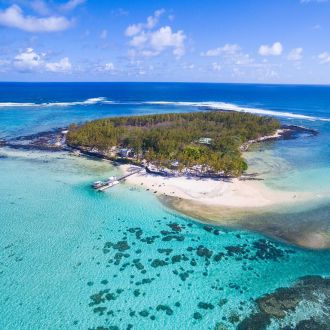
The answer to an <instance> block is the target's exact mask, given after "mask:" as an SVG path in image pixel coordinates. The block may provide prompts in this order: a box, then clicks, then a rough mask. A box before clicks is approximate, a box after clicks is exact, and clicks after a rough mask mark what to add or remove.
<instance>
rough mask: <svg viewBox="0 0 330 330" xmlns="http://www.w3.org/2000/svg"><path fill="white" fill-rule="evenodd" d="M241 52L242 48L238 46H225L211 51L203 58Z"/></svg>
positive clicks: (203, 54)
mask: <svg viewBox="0 0 330 330" xmlns="http://www.w3.org/2000/svg"><path fill="white" fill-rule="evenodd" d="M239 50H240V46H239V45H237V44H225V45H224V46H223V47H218V48H214V49H209V50H208V51H206V52H205V53H204V52H203V53H202V54H201V55H202V56H210V57H211V56H220V55H223V54H235V53H237V52H238V51H239Z"/></svg>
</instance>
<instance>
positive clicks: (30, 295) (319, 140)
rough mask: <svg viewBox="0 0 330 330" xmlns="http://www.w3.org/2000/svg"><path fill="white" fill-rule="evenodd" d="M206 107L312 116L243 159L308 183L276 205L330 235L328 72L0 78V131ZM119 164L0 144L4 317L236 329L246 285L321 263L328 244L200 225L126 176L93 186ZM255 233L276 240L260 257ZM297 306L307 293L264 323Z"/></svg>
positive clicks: (18, 324) (328, 261)
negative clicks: (168, 78) (204, 77)
mask: <svg viewBox="0 0 330 330" xmlns="http://www.w3.org/2000/svg"><path fill="white" fill-rule="evenodd" d="M208 109H221V110H230V111H245V112H251V113H258V114H264V115H271V116H275V117H277V118H278V119H279V120H280V121H281V122H282V123H285V124H296V125H302V126H306V127H310V128H313V129H316V130H318V132H319V134H318V135H317V136H315V137H310V136H300V137H299V138H297V139H294V140H285V141H277V142H272V143H267V144H265V145H262V146H260V147H258V148H257V150H255V151H252V152H251V153H249V154H248V155H247V159H248V162H249V164H250V167H251V169H255V170H257V171H265V170H266V172H267V175H266V176H265V184H266V185H268V186H269V187H271V188H273V189H277V190H292V191H307V192H312V193H313V194H314V195H315V197H316V199H313V201H312V202H310V203H306V204H305V205H300V206H297V207H296V208H293V209H290V210H282V212H278V213H276V214H275V215H274V217H275V218H276V219H278V221H286V220H288V222H290V226H294V227H296V228H297V230H299V228H303V229H304V230H305V231H306V232H307V231H309V230H310V232H312V233H313V235H316V236H317V237H322V239H323V240H324V241H325V242H329V236H330V203H329V196H330V86H307V85H304V86H303V85H253V84H190V83H0V139H1V138H6V139H8V138H11V137H17V136H21V135H27V134H31V133H36V132H42V131H47V130H51V129H53V128H58V127H65V126H68V125H69V124H71V123H73V122H74V123H82V122H85V121H87V120H92V119H95V118H103V117H109V116H122V115H124V116H129V115H137V114H150V113H164V112H191V111H201V110H203V111H207V110H208ZM117 172H118V169H117V168H116V167H114V166H112V165H111V164H109V163H107V162H104V161H97V160H91V159H85V158H83V157H80V158H78V157H73V156H70V155H69V154H67V153H65V152H54V153H50V152H42V151H27V150H12V149H8V148H0V225H1V231H0V288H1V295H0V329H3V330H12V329H15V330H16V329H24V330H25V329H51V330H52V329H54V330H55V329H130V328H132V329H217V327H218V329H235V328H236V327H237V325H238V324H239V322H240V321H241V320H243V319H244V317H246V316H247V315H249V314H250V313H251V312H252V311H254V310H255V308H256V305H255V303H254V301H253V300H254V299H255V298H257V297H259V296H261V295H264V294H266V293H269V292H272V291H274V290H275V289H276V288H278V287H281V286H290V285H292V284H293V283H295V281H296V280H297V279H298V278H299V277H301V276H305V275H323V276H329V275H330V251H329V250H328V249H322V250H309V249H303V248H301V247H297V246H295V245H291V244H289V243H286V242H282V241H278V240H276V239H274V238H269V237H266V236H264V235H263V234H261V233H256V232H252V231H248V230H244V229H235V230H233V229H229V228H224V227H205V226H204V225H203V224H201V223H199V222H197V221H196V220H195V219H192V218H189V217H186V216H184V215H182V214H179V213H177V212H175V211H173V210H171V209H168V208H167V207H166V206H164V205H162V204H161V203H160V202H159V201H158V200H157V198H156V197H155V196H154V195H153V194H152V193H149V192H147V191H145V190H143V189H140V188H136V187H130V186H128V185H125V184H124V185H120V186H118V187H116V188H115V189H111V191H109V192H107V193H105V194H99V193H96V192H94V191H92V190H91V189H90V183H91V182H93V181H95V180H97V179H100V178H105V177H108V176H110V175H112V174H114V173H117ZM306 228H307V229H306ZM307 234H308V233H307ZM316 236H313V237H316ZM263 240H266V242H267V244H268V246H269V249H270V250H271V251H273V252H274V253H273V254H271V255H268V257H265V258H259V257H258V256H259V255H260V254H259V253H258V246H259V245H260V244H258V242H263ZM230 247H239V249H238V250H239V251H241V254H240V255H237V254H235V253H234V254H233V253H229V252H228V251H231V250H232V249H231V248H230ZM204 248H206V249H207V250H205V249H204ZM203 249H204V250H203ZM234 250H235V249H234ZM236 250H237V249H236ZM201 251H202V252H201ZM203 251H204V252H203ZM205 251H209V252H207V253H205ZM216 256H218V257H216ZM308 308H309V313H311V315H314V314H315V313H316V314H318V313H320V311H319V310H318V306H309V307H308ZM312 313H314V314H312ZM305 316H306V306H302V307H301V308H300V309H299V310H297V311H296V312H295V314H293V315H291V316H290V317H288V318H285V319H283V320H282V321H281V322H282V323H281V322H280V323H278V322H274V323H272V324H271V326H270V327H269V329H280V328H281V327H284V325H287V324H291V325H292V324H293V325H294V324H296V323H297V322H299V321H300V320H301V319H303V318H304V317H305ZM220 326H221V327H220ZM98 327H99V328H98ZM116 327H117V328H116Z"/></svg>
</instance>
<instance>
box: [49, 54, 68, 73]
mask: <svg viewBox="0 0 330 330" xmlns="http://www.w3.org/2000/svg"><path fill="white" fill-rule="evenodd" d="M45 68H46V70H47V71H51V72H68V71H70V70H71V68H72V65H71V63H70V60H69V58H68V57H64V58H62V59H61V60H59V61H58V62H50V63H45Z"/></svg>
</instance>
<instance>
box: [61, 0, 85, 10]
mask: <svg viewBox="0 0 330 330" xmlns="http://www.w3.org/2000/svg"><path fill="white" fill-rule="evenodd" d="M85 1H86V0H69V1H68V2H67V3H65V4H63V5H62V6H61V9H62V10H65V11H70V10H73V9H75V8H76V7H78V6H80V5H82V4H83V3H85Z"/></svg>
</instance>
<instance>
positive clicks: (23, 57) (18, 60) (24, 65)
mask: <svg viewBox="0 0 330 330" xmlns="http://www.w3.org/2000/svg"><path fill="white" fill-rule="evenodd" d="M43 64H44V61H43V59H42V55H39V54H37V53H36V52H35V51H34V50H33V48H27V49H26V51H24V52H22V53H20V54H18V55H17V56H15V58H14V66H15V67H16V68H17V69H18V70H19V71H34V70H36V69H39V68H40V67H41V66H43Z"/></svg>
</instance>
